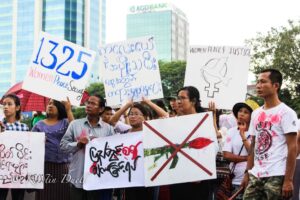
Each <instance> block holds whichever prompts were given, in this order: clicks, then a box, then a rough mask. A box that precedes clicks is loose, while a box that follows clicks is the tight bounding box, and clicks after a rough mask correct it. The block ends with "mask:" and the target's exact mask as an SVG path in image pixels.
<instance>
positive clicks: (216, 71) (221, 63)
mask: <svg viewBox="0 0 300 200" xmlns="http://www.w3.org/2000/svg"><path fill="white" fill-rule="evenodd" d="M227 62H228V57H226V58H212V59H210V60H208V61H207V62H206V63H205V65H204V66H202V67H201V69H200V73H201V76H202V79H203V80H204V81H205V82H206V86H205V88H204V90H205V91H207V97H210V98H214V95H215V93H216V92H219V89H220V88H219V87H217V85H218V84H220V83H223V85H225V86H228V84H229V82H230V80H231V79H232V78H231V77H228V73H227V72H228V66H227Z"/></svg>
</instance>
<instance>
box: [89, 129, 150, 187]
mask: <svg viewBox="0 0 300 200" xmlns="http://www.w3.org/2000/svg"><path fill="white" fill-rule="evenodd" d="M143 185H144V155H143V143H142V133H141V132H136V133H128V134H122V135H119V134H118V135H114V136H109V137H104V138H103V137H102V138H97V139H94V140H92V141H90V142H89V143H88V144H87V146H86V149H85V163H84V181H83V188H84V189H85V190H98V189H105V188H124V187H134V186H143Z"/></svg>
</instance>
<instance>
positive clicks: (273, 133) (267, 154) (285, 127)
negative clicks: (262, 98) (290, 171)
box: [249, 103, 298, 177]
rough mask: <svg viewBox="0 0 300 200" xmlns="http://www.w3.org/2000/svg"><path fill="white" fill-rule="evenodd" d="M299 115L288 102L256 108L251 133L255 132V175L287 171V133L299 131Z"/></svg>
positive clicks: (252, 170) (269, 174)
mask: <svg viewBox="0 0 300 200" xmlns="http://www.w3.org/2000/svg"><path fill="white" fill-rule="evenodd" d="M297 126H298V125H297V115H296V113H295V111H293V110H292V109H291V108H290V107H288V106H287V105H285V104H284V103H280V104H279V105H278V106H276V107H274V108H271V109H268V110H265V109H264V108H263V107H260V108H258V109H256V110H255V111H254V112H253V113H252V116H251V122H250V127H249V133H250V134H251V135H255V149H254V167H253V168H252V169H251V170H249V172H250V173H251V174H252V175H254V176H255V177H270V176H283V175H285V170H286V159H287V144H286V139H285V135H284V134H287V133H291V132H295V133H296V132H297V130H298V127H297Z"/></svg>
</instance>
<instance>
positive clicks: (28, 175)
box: [0, 131, 45, 189]
mask: <svg viewBox="0 0 300 200" xmlns="http://www.w3.org/2000/svg"><path fill="white" fill-rule="evenodd" d="M37 144H38V145H37ZM44 144H45V133H34V132H20V131H6V132H3V133H0V188H38V189H43V188H44V156H45V145H44Z"/></svg>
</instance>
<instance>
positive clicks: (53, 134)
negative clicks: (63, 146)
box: [31, 119, 71, 163]
mask: <svg viewBox="0 0 300 200" xmlns="http://www.w3.org/2000/svg"><path fill="white" fill-rule="evenodd" d="M68 125H69V122H68V120H67V119H62V120H59V121H58V122H57V123H56V124H54V125H47V124H45V122H44V121H39V122H37V123H36V125H35V126H34V127H33V128H32V130H31V131H32V132H44V133H45V136H46V144H45V161H48V162H54V163H69V162H70V161H71V154H68V153H64V152H62V151H61V150H60V146H59V144H60V141H61V138H62V137H63V136H64V134H65V132H66V130H67V128H68Z"/></svg>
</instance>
